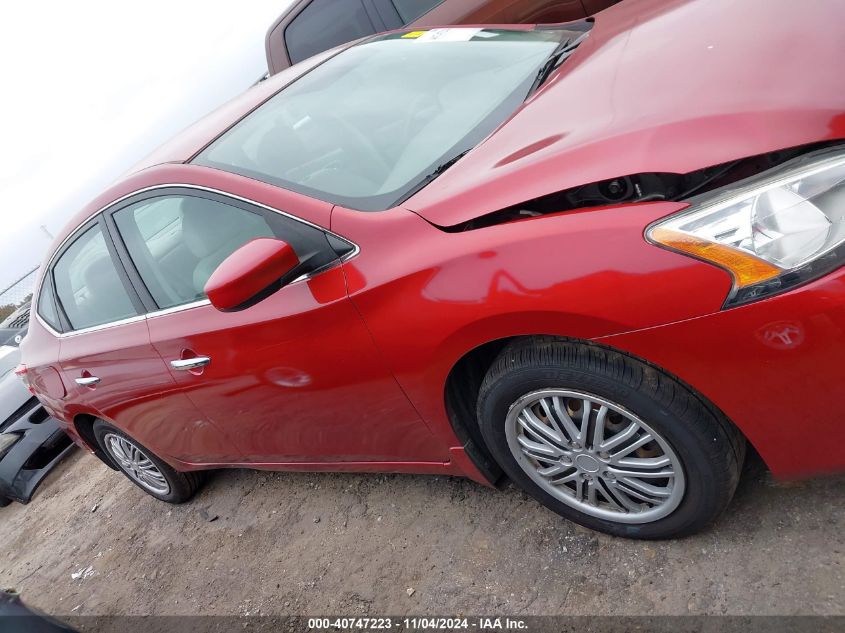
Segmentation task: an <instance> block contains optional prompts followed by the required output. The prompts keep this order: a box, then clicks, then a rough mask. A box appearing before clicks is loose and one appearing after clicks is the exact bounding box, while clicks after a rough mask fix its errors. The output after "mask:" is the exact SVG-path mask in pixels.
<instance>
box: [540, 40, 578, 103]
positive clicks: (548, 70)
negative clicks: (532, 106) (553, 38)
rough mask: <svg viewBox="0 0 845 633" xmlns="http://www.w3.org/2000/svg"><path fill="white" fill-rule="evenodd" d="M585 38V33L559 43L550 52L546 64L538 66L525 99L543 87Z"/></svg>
mask: <svg viewBox="0 0 845 633" xmlns="http://www.w3.org/2000/svg"><path fill="white" fill-rule="evenodd" d="M586 36H587V33H584V34H582V35H581V36H579V37H578V38H576V39H575V40H571V39H569V40H564V41H563V42H561V43H560V44H559V45H558V47H557V48H556V49H555V50H554V51H552V54H551V55H549V58H548V59H547V60H546V62H545V63H544V64H543V65H542V66H540V70H538V71H537V76H536V77H535V78H534V83H532V84H531V88H529V90H528V95H526V98H527V97H530V96H531V95H532V94H534V93H535V92H536V91H537V88H539V87H540V86H542V85H543V83H544V82H545V81H546V79H548V78H549V77H551V76H552V73H553V72H554V71H555V70H557V68H558V66H560V65H561V64H562V63H563V62H564V61H566V58H567V57H569V56H570V55H572V53H574V52H575V49H576V48H578V46H579V45H580V44H581V42H583V41H584V38H585V37H586Z"/></svg>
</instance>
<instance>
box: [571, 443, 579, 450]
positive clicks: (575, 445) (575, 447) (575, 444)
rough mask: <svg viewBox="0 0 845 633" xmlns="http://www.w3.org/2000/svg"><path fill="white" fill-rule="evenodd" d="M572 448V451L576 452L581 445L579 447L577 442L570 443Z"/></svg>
mask: <svg viewBox="0 0 845 633" xmlns="http://www.w3.org/2000/svg"><path fill="white" fill-rule="evenodd" d="M572 448H574V449H576V450H577V449H579V448H581V445H580V444H579V443H578V442H573V443H572Z"/></svg>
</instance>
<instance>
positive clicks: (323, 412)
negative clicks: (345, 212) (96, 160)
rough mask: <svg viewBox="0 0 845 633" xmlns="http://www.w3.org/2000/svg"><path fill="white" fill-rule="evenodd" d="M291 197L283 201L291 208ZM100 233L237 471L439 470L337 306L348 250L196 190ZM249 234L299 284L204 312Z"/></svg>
mask: <svg viewBox="0 0 845 633" xmlns="http://www.w3.org/2000/svg"><path fill="white" fill-rule="evenodd" d="M296 199H297V196H295V195H293V194H291V196H290V200H291V204H292V206H294V207H295V204H296V203H295V200H296ZM319 204H320V205H323V204H324V203H319ZM295 210H296V209H295V208H293V209H291V211H295ZM161 218H167V222H166V224H167V226H164V222H163V221H162V220H161ZM110 222H111V223H112V225H113V229H114V231H115V232H116V234H117V236H119V239H118V240H117V241H118V243H119V245H120V248H121V249H124V251H125V252H124V258H125V259H126V260H127V261H128V262H129V264H130V265H131V267H132V268H134V270H135V273H133V274H137V277H138V280H139V283H140V284H142V285H143V287H144V288H145V289H146V292H147V293H148V295H149V297H148V298H149V299H150V300H152V301H154V302H155V304H156V306H157V308H158V309H159V310H158V311H157V312H153V313H151V314H150V315H149V317H148V321H147V322H148V325H149V330H150V339H151V341H152V344H153V345H154V346H155V348H156V350H157V351H158V353H159V354H160V355H161V358H162V359H163V360H164V361H165V362H166V363H167V365H168V368H169V369H170V371H171V373H172V375H173V378H174V379H175V380H176V382H177V383H178V384H179V387H180V389H181V390H182V391H183V392H184V393H185V394H187V395H188V396H189V397H190V399H191V400H192V401H193V402H194V403H195V404H196V406H197V407H198V408H199V409H200V410H201V411H202V412H203V414H204V415H205V416H206V417H207V418H208V419H210V420H212V421H213V422H214V423H215V424H216V425H218V426H219V427H221V428H223V429H225V432H226V433H227V434H228V435H229V436H230V437H232V438H233V441H234V442H235V443H236V444H237V446H238V447H239V449H240V450H241V451H242V452H243V454H244V456H245V461H246V462H249V463H268V464H274V463H275V464H280V463H303V462H316V463H319V462H356V461H357V462H369V461H381V462H385V461H387V462H390V461H433V462H443V461H447V460H448V456H447V454H446V451H445V448H443V447H441V446H440V445H439V443H437V442H436V441H435V440H434V438H433V436H432V435H431V433H430V431H429V430H428V428H427V427H426V426H425V424H424V423H423V422H422V420H421V419H420V417H419V415H418V414H417V413H416V411H415V410H414V408H413V407H412V406H411V405H410V403H409V401H408V400H407V398H406V397H405V395H404V394H403V392H402V391H401V389H400V388H399V387H398V385H397V383H396V381H395V379H394V377H393V376H392V374H390V372H389V371H388V370H387V369H386V367H385V365H384V363H383V361H382V359H381V357H380V355H379V353H378V351H377V349H376V347H375V345H374V343H373V341H372V339H371V337H370V334H369V332H368V330H367V328H366V327H365V325H364V323H363V321H362V320H361V318H360V316H359V315H358V313H357V312H356V310H355V309H354V306H353V305H352V303H351V301H350V300H349V298H348V296H347V291H346V282H345V278H344V273H343V270H342V267H341V266H340V265H339V262H340V259H341V257H344V256H350V255H353V254H354V252H355V247H354V245H352V244H350V243H349V242H346V241H344V240H342V239H340V238H338V237H337V236H333V235H329V234H328V233H327V232H326V231H325V230H323V229H321V228H318V227H316V226H314V225H311V224H308V223H306V222H304V221H302V220H300V219H298V218H296V217H293V216H291V215H287V214H284V213H282V212H279V211H276V210H272V209H269V208H267V207H261V206H259V205H257V204H254V203H251V202H247V201H245V200H243V199H240V198H234V197H230V196H226V195H223V194H221V193H219V192H210V191H207V190H202V189H189V190H185V189H171V190H166V191H159V192H156V193H155V194H154V195H151V196H150V197H146V198H143V199H139V200H135V201H131V202H130V203H129V204H127V205H126V206H125V207H123V208H121V209H119V210H117V211H115V212H114V213H113V215H112V216H111V220H110ZM156 222H158V223H156ZM260 237H264V238H266V237H270V238H276V239H281V240H284V241H285V242H287V243H288V244H290V245H291V246H292V247H293V248H294V250H295V251H296V254H297V256H298V258H299V260H300V261H301V262H306V268H305V269H304V271H303V272H304V276H303V277H302V278H300V279H299V280H297V281H294V282H292V283H291V284H290V285H287V286H285V287H283V288H282V289H281V290H279V291H277V292H276V293H275V294H272V295H271V296H269V297H267V298H265V299H264V300H263V301H261V302H259V303H257V304H256V305H254V306H252V307H250V308H248V309H245V310H242V311H237V312H220V311H218V310H216V309H215V308H214V307H213V306H211V305H210V304H209V302H208V300H207V299H206V297H205V293H204V286H205V282H206V281H207V280H208V278H209V276H210V275H211V274H212V272H213V271H214V270H215V268H216V267H217V266H218V265H219V264H220V263H221V262H222V261H223V260H224V259H225V258H226V257H227V256H228V255H230V254H231V253H232V252H234V251H235V250H236V249H238V248H239V247H240V246H242V245H243V244H245V243H247V242H249V241H250V240H252V239H255V238H260Z"/></svg>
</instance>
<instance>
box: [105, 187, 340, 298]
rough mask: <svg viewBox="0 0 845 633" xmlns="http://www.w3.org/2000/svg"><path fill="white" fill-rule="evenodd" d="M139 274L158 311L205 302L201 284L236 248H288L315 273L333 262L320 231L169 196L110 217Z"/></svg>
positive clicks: (281, 218) (270, 215) (282, 219)
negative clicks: (266, 244)
mask: <svg viewBox="0 0 845 633" xmlns="http://www.w3.org/2000/svg"><path fill="white" fill-rule="evenodd" d="M113 217H114V221H115V224H116V225H117V230H118V233H119V234H120V238H121V240H122V241H123V244H124V245H125V246H126V250H127V252H128V253H129V256H130V257H131V258H132V262H133V263H134V264H135V268H136V269H137V270H138V274H139V275H140V276H141V279H142V281H143V282H144V285H145V286H146V287H147V290H148V291H149V293H150V295H151V296H152V298H153V300H154V301H155V302H156V304H157V305H158V307H159V308H162V309H164V308H172V307H175V306H178V305H183V304H185V303H191V302H194V301H197V300H200V299H204V298H205V290H204V288H205V282H207V281H208V278H209V277H211V273H213V272H214V270H215V269H216V268H217V267H218V266H219V265H220V264H221V263H222V262H223V260H224V259H226V258H227V257H228V256H229V255H231V254H232V253H233V252H235V251H236V250H237V249H238V248H240V247H241V246H243V245H244V244H246V243H247V242H249V241H251V240H253V239H255V238H259V237H271V238H272V237H275V238H278V239H281V240H284V241H286V242H288V243H289V244H290V245H291V246H292V247H293V249H294V251H296V254H297V256H298V257H299V259H300V261H306V260H307V261H308V262H309V264H311V263H312V262H313V264H314V265H315V267H317V266H321V265H325V264H327V263H330V262H331V261H332V260H333V259H335V258H336V257H337V256H336V255H335V253H334V251H333V250H331V249H330V247H329V246H328V241H327V240H326V237H325V235H324V233H323V232H322V231H320V230H319V229H316V228H314V227H311V226H308V225H305V224H302V223H301V222H297V221H296V220H292V219H290V218H286V217H284V216H282V215H279V214H273V213H270V212H268V213H261V212H256V211H248V210H246V209H244V208H240V207H239V206H234V205H233V204H226V203H224V202H221V201H219V200H212V199H210V198H200V197H198V196H183V195H167V196H159V197H156V198H150V199H147V200H143V201H141V202H137V203H135V204H132V205H129V206H128V207H124V208H122V209H120V210H118V211H116V212H115V213H114V215H113Z"/></svg>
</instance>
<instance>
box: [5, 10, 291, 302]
mask: <svg viewBox="0 0 845 633" xmlns="http://www.w3.org/2000/svg"><path fill="white" fill-rule="evenodd" d="M289 3H290V0H246V1H242V2H232V1H231V0H145V1H144V2H140V3H127V2H114V0H76V1H75V2H66V1H63V0H47V1H45V2H6V3H3V4H2V8H0V218H2V222H1V223H0V228H2V230H0V290H2V289H3V288H5V287H6V286H7V285H8V284H9V283H10V282H12V281H14V280H15V279H17V278H18V277H20V276H21V275H23V274H24V273H26V272H27V271H29V270H30V269H31V268H34V267H35V266H37V265H39V264H40V263H41V260H42V258H43V257H44V256H45V255H46V249H47V248H48V246H49V245H50V241H51V240H50V239H49V238H48V237H47V233H50V234H53V235H55V234H56V233H58V232H59V230H60V229H61V228H62V227H63V226H64V224H65V223H66V222H67V220H68V219H69V218H70V217H71V216H72V215H73V214H74V213H76V212H77V211H78V210H79V209H80V208H81V207H82V206H84V205H85V203H87V202H88V201H90V200H91V199H92V198H94V197H95V196H96V195H97V194H99V193H100V192H101V191H102V190H103V189H105V188H106V187H107V186H109V185H110V184H111V183H112V182H114V181H115V180H116V179H117V178H118V177H119V176H121V175H122V174H124V173H125V172H126V171H127V170H128V169H129V168H131V167H132V166H133V165H134V164H136V163H137V162H138V161H140V160H141V159H142V158H143V157H144V156H146V155H147V154H149V153H150V152H151V151H152V150H154V149H155V148H156V147H158V146H159V145H161V144H162V143H163V142H165V141H167V140H168V139H169V138H171V137H172V136H174V135H175V134H176V133H178V132H179V131H180V130H182V129H184V128H186V127H187V126H188V125H190V124H191V123H193V122H194V121H196V120H197V119H199V118H201V117H202V116H204V115H206V114H208V113H209V112H211V111H212V110H214V109H215V108H217V107H218V106H220V105H221V104H223V103H225V102H226V101H228V100H229V99H231V98H232V97H234V96H236V95H237V94H239V93H241V92H243V91H244V90H245V89H247V88H248V87H249V86H250V85H252V84H253V83H254V82H255V81H256V80H257V79H258V78H259V77H260V76H261V75H262V74H263V73H265V72H266V71H267V62H266V57H265V53H264V35H265V33H266V31H267V29H268V27H269V26H270V24H271V23H272V22H273V20H274V19H275V18H276V17H278V15H279V14H280V13H282V11H283V10H284V9H285V8H286V6H287V5H288V4H289ZM42 225H43V226H44V227H45V229H46V232H45V230H44V229H42V228H41V227H42Z"/></svg>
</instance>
